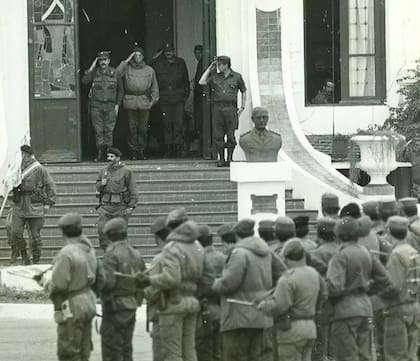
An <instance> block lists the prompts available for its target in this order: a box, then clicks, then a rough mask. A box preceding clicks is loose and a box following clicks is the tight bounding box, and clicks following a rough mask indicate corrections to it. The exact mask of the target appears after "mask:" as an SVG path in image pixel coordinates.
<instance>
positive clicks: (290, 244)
mask: <svg viewBox="0 0 420 361" xmlns="http://www.w3.org/2000/svg"><path fill="white" fill-rule="evenodd" d="M282 254H283V257H284V258H287V259H291V260H294V261H298V260H300V259H302V257H303V255H304V254H305V249H304V248H303V244H302V241H301V240H300V239H299V238H291V239H289V240H288V241H287V242H286V243H285V244H284V248H283V250H282Z"/></svg>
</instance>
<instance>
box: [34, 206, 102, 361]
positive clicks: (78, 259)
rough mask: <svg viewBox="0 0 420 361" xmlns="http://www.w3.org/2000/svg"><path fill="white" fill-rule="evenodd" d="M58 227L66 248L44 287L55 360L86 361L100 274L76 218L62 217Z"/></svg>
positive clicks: (100, 271) (60, 253)
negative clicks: (49, 303) (51, 306)
mask: <svg viewBox="0 0 420 361" xmlns="http://www.w3.org/2000/svg"><path fill="white" fill-rule="evenodd" d="M57 225H58V227H59V228H60V229H61V231H62V233H63V238H64V240H65V242H66V245H65V246H64V247H63V248H62V249H61V250H60V252H59V253H58V254H57V256H56V257H55V259H54V261H53V269H52V274H51V282H50V283H49V284H48V285H47V289H48V290H49V295H50V299H51V300H52V302H53V304H54V320H55V322H56V323H57V356H58V359H59V360H89V355H90V352H91V345H92V340H91V338H92V337H91V331H92V319H93V317H95V315H96V296H95V292H96V293H97V292H98V291H99V290H100V289H101V288H102V285H103V280H104V275H103V270H102V268H101V267H100V263H99V261H98V260H97V257H96V255H95V250H94V248H93V246H92V243H91V242H90V240H89V239H88V238H87V237H86V236H84V235H83V234H82V217H81V216H80V215H79V214H77V213H68V214H65V215H64V216H62V217H61V218H60V219H59V221H58V223H57ZM41 282H42V280H41Z"/></svg>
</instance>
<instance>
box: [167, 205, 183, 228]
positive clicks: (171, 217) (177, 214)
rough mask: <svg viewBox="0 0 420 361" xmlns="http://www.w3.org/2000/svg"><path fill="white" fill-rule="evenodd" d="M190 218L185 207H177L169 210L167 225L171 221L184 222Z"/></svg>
mask: <svg viewBox="0 0 420 361" xmlns="http://www.w3.org/2000/svg"><path fill="white" fill-rule="evenodd" d="M187 220H188V215H187V212H186V210H185V208H184V207H181V208H176V209H174V210H172V211H170V212H169V214H168V217H166V225H168V224H170V223H174V222H176V223H183V222H185V221H187Z"/></svg>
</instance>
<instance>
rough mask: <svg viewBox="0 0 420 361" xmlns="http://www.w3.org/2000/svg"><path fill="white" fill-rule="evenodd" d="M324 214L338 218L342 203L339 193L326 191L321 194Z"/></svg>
mask: <svg viewBox="0 0 420 361" xmlns="http://www.w3.org/2000/svg"><path fill="white" fill-rule="evenodd" d="M321 208H322V215H323V216H324V217H329V218H338V212H339V211H340V204H339V200H338V197H337V195H335V194H333V193H328V192H327V193H324V194H323V195H322V196H321Z"/></svg>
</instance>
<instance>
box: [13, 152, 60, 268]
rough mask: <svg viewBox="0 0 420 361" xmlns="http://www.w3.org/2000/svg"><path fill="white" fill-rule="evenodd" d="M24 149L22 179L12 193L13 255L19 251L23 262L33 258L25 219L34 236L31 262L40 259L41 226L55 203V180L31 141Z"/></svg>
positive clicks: (31, 235)
mask: <svg viewBox="0 0 420 361" xmlns="http://www.w3.org/2000/svg"><path fill="white" fill-rule="evenodd" d="M20 150H21V152H22V183H21V184H20V185H19V186H17V187H16V188H14V189H13V197H12V202H13V203H12V215H11V217H12V221H11V224H12V225H11V228H12V231H11V236H12V242H11V243H12V257H16V256H17V255H18V254H19V253H20V255H21V256H22V263H23V264H30V263H31V261H30V259H29V256H28V254H27V252H26V242H25V238H23V230H24V227H25V223H26V224H27V225H28V230H29V233H30V237H31V239H32V262H33V263H34V264H36V263H39V261H40V259H41V252H42V242H41V228H42V226H43V225H44V216H45V213H46V212H47V211H48V209H49V208H50V207H51V206H53V205H54V204H55V193H56V192H55V183H54V180H53V179H52V178H51V176H50V174H49V173H48V171H47V170H46V169H45V168H44V167H43V166H42V165H41V164H40V163H39V162H38V161H37V160H36V159H35V156H34V152H33V150H32V148H31V147H30V146H29V145H22V146H21V147H20Z"/></svg>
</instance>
